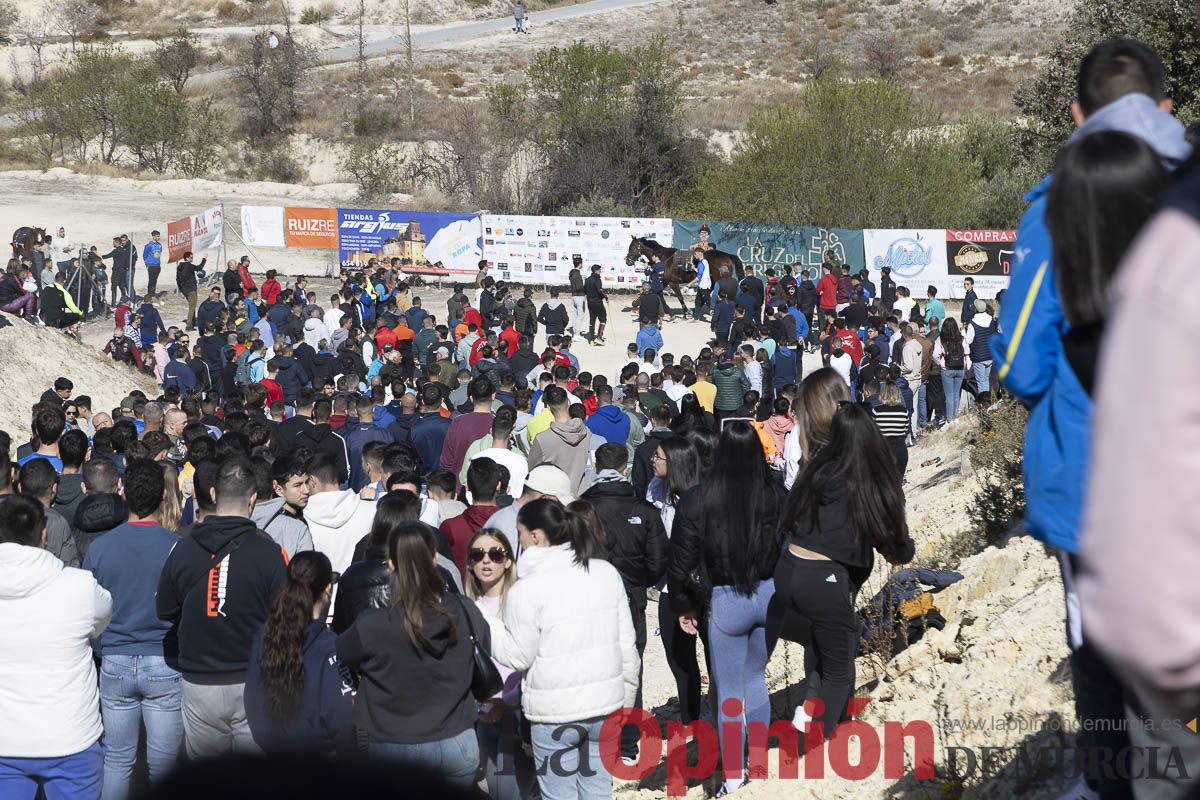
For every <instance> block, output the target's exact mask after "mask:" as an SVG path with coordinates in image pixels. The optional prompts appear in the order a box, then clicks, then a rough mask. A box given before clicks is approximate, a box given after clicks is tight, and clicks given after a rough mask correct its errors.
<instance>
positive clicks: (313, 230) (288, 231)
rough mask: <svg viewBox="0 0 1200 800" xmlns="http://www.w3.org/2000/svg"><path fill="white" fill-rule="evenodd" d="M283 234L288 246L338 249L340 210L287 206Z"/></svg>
mask: <svg viewBox="0 0 1200 800" xmlns="http://www.w3.org/2000/svg"><path fill="white" fill-rule="evenodd" d="M283 234H284V241H285V243H286V244H287V246H288V247H302V248H307V249H312V250H336V249H337V246H338V212H337V209H336V208H285V209H283Z"/></svg>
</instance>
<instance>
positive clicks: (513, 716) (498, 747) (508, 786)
mask: <svg viewBox="0 0 1200 800" xmlns="http://www.w3.org/2000/svg"><path fill="white" fill-rule="evenodd" d="M475 733H476V734H477V735H478V737H479V752H480V754H481V756H482V760H483V774H484V778H485V779H486V780H487V789H488V796H489V797H491V798H492V800H521V798H524V797H529V796H530V794H532V789H533V784H534V782H535V781H536V777H535V775H534V767H533V760H532V759H530V758H529V756H527V755H525V750H524V748H522V746H521V712H520V711H519V710H516V709H514V710H512V711H510V712H509V713H508V714H506V715H505V716H504V717H502V718H500V719H499V720H497V721H496V722H478V723H476V724H475Z"/></svg>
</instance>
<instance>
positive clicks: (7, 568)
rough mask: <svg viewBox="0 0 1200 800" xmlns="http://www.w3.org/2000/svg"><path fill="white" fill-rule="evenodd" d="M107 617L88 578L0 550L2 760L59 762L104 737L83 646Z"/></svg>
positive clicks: (19, 551)
mask: <svg viewBox="0 0 1200 800" xmlns="http://www.w3.org/2000/svg"><path fill="white" fill-rule="evenodd" d="M111 617H112V596H111V595H110V594H109V593H108V592H107V591H105V590H104V588H103V587H101V586H100V584H99V583H97V582H96V579H95V578H93V577H92V573H90V572H87V571H86V570H82V569H75V568H73V567H67V566H64V565H63V563H62V562H61V561H59V560H58V559H57V558H56V557H55V556H54V555H52V554H51V553H49V552H47V551H45V550H42V549H41V548H37V547H26V546H24V545H19V544H12V543H5V544H0V720H3V722H4V724H3V725H0V756H3V757H6V758H58V757H60V756H67V755H72V754H74V753H79V752H82V751H84V750H86V749H88V748H89V747H91V746H92V745H94V744H95V743H96V741H97V740H98V739H99V738H100V735H101V734H102V733H103V727H102V725H101V722H100V692H99V689H98V686H97V683H96V669H95V667H94V666H93V665H92V648H91V646H90V645H89V644H88V640H89V639H95V638H96V637H98V636H99V635H100V632H101V631H103V630H104V629H105V627H107V626H108V621H109V619H110V618H111Z"/></svg>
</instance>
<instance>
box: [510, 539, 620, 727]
mask: <svg viewBox="0 0 1200 800" xmlns="http://www.w3.org/2000/svg"><path fill="white" fill-rule="evenodd" d="M517 574H518V575H519V576H520V580H518V581H517V582H516V583H515V584H513V587H512V589H510V590H509V592H508V596H507V597H506V598H505V600H504V622H503V623H500V622H499V621H498V620H495V619H489V620H488V624H489V625H490V626H491V631H492V657H493V658H495V659H496V660H497V661H499V662H500V663H502V664H505V665H507V666H508V667H509V668H511V669H514V670H517V671H523V672H524V673H525V677H524V678H523V679H522V681H521V707H522V708H523V709H524V711H525V715H526V716H527V717H529V719H530V721H532V722H547V723H564V722H578V721H580V720H585V719H592V718H594V717H602V716H604V715H606V714H610V713H612V712H613V711H616V710H617V709H618V708H623V707H630V706H632V705H633V701H634V698H635V696H636V694H637V687H638V664H639V660H638V654H637V647H636V646H635V645H634V633H633V617H632V616H630V612H629V600H628V599H626V596H625V584H624V583H623V582H622V581H621V576H620V574H619V573H618V572H617V570H616V568H614V567H613V566H612V564H609V563H608V562H607V561H601V560H599V559H592V560H590V561H589V562H588V568H587V569H586V570H585V569H584V568H583V567H581V566H579V565H578V564H576V563H575V552H574V551H573V550H572V549H571V547H570V546H569V545H565V544H564V545H558V546H556V547H530V548H528V549H526V550H525V551H524V552H522V553H521V557H520V559H519V560H518V561H517Z"/></svg>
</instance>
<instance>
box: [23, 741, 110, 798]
mask: <svg viewBox="0 0 1200 800" xmlns="http://www.w3.org/2000/svg"><path fill="white" fill-rule="evenodd" d="M103 772H104V745H102V744H101V743H100V742H96V743H95V744H94V745H92V746H91V747H89V748H88V749H87V750H84V751H83V752H80V753H74V754H72V755H69V756H59V757H57V758H4V757H2V756H0V797H3V798H4V800H33V798H34V795H36V794H37V790H38V786H39V785H40V786H41V787H42V789H43V790H44V791H45V793H46V800H96V798H99V797H100V776H101V774H102V773H103Z"/></svg>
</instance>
